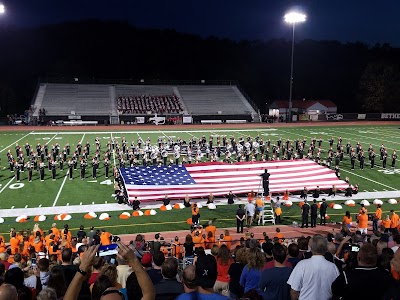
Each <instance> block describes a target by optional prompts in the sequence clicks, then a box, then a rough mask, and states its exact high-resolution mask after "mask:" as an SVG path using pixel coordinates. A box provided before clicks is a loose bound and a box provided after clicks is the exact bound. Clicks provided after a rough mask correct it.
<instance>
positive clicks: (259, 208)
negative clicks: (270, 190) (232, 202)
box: [256, 197, 264, 225]
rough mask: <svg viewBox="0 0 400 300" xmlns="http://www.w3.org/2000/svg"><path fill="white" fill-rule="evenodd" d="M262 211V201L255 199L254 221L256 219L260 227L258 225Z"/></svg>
mask: <svg viewBox="0 0 400 300" xmlns="http://www.w3.org/2000/svg"><path fill="white" fill-rule="evenodd" d="M263 209H264V201H263V200H262V199H261V197H257V199H256V219H257V224H258V225H260V223H261V219H262V215H263V212H262V211H263Z"/></svg>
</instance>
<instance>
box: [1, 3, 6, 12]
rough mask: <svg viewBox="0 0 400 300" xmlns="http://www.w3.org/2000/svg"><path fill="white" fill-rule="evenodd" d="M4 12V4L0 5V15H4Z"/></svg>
mask: <svg viewBox="0 0 400 300" xmlns="http://www.w3.org/2000/svg"><path fill="white" fill-rule="evenodd" d="M5 12H6V7H5V6H4V4H0V14H4V13H5Z"/></svg>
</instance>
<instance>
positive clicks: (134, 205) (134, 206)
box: [132, 197, 140, 210]
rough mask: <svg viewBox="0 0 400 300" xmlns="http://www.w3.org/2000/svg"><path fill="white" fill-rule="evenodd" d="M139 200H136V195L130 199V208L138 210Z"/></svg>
mask: <svg viewBox="0 0 400 300" xmlns="http://www.w3.org/2000/svg"><path fill="white" fill-rule="evenodd" d="M139 206H140V201H139V200H138V198H137V197H135V199H134V200H133V201H132V209H133V210H139V209H140V207H139Z"/></svg>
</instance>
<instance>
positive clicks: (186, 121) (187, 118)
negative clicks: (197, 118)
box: [182, 116, 193, 124]
mask: <svg viewBox="0 0 400 300" xmlns="http://www.w3.org/2000/svg"><path fill="white" fill-rule="evenodd" d="M182 121H183V124H192V123H193V118H192V116H184V117H183V120H182Z"/></svg>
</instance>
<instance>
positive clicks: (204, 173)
mask: <svg viewBox="0 0 400 300" xmlns="http://www.w3.org/2000/svg"><path fill="white" fill-rule="evenodd" d="M265 169H268V172H269V173H270V174H271V176H270V180H269V188H270V191H271V192H273V193H276V192H284V191H286V190H289V191H290V192H294V191H300V190H302V189H303V188H304V187H307V188H308V189H309V190H312V189H315V188H316V187H317V186H319V187H320V189H329V188H331V187H332V185H335V186H336V188H337V189H343V188H346V187H348V184H347V183H346V182H344V181H343V180H340V179H338V178H337V177H336V175H335V173H334V171H333V170H331V169H329V168H327V167H323V166H320V165H319V164H317V163H315V162H313V161H311V160H307V159H304V160H290V161H285V160H282V161H268V162H239V163H235V164H227V163H219V162H213V163H211V162H209V163H199V164H191V165H170V166H140V167H132V168H125V169H120V170H119V171H120V174H121V175H122V178H123V180H124V182H125V187H126V189H127V192H128V196H129V200H131V201H132V200H133V199H134V197H138V199H139V200H140V201H152V200H160V199H163V198H164V197H165V195H168V197H169V198H170V199H183V198H184V197H185V196H186V194H188V195H189V197H191V198H195V197H197V198H199V197H206V196H208V195H209V194H210V193H213V195H214V196H220V195H226V194H228V193H229V191H232V193H234V194H247V193H249V192H250V191H251V190H254V192H258V191H259V190H260V192H261V191H262V182H261V177H260V176H259V175H260V174H262V173H264V170H265Z"/></svg>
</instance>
